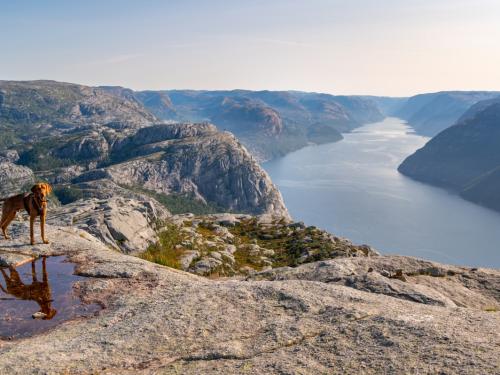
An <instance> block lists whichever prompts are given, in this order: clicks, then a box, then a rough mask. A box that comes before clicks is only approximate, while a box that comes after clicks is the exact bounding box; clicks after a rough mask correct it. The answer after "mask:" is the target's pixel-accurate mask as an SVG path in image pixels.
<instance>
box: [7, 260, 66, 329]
mask: <svg viewBox="0 0 500 375" xmlns="http://www.w3.org/2000/svg"><path fill="white" fill-rule="evenodd" d="M45 261H46V258H45V257H43V258H42V281H41V282H40V281H38V279H37V276H36V268H35V261H33V262H31V276H32V279H33V280H32V283H31V284H29V285H27V284H25V283H23V281H22V280H21V277H20V276H19V273H18V272H17V270H16V269H15V268H14V267H12V266H11V267H9V272H10V276H8V275H7V272H6V271H5V270H4V269H3V268H0V272H2V275H3V278H4V279H5V284H6V287H7V289H4V288H3V286H2V284H1V283H0V289H2V290H3V292H4V293H7V294H10V295H12V296H14V297H16V298H19V299H22V300H30V301H35V302H36V303H38V304H39V305H40V311H39V313H41V314H40V317H41V318H42V319H44V320H49V319H52V318H53V317H54V316H55V315H56V313H57V311H56V310H55V309H53V308H52V307H51V303H52V293H51V291H50V285H49V277H48V275H47V265H46V264H45Z"/></svg>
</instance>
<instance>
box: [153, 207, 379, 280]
mask: <svg viewBox="0 0 500 375" xmlns="http://www.w3.org/2000/svg"><path fill="white" fill-rule="evenodd" d="M168 223H171V224H169V225H168V234H167V233H166V234H165V235H168V236H169V238H170V239H173V238H175V241H169V242H168V244H167V246H164V245H163V248H162V244H161V243H160V244H158V245H157V246H155V247H153V248H152V249H149V250H148V252H146V253H145V254H144V256H145V259H149V260H152V261H155V259H159V258H161V255H162V254H165V253H166V252H169V253H171V254H175V256H176V257H177V260H178V262H177V267H178V268H180V269H183V270H185V271H189V272H192V273H195V274H198V275H203V276H235V275H247V274H253V273H255V272H257V271H261V270H265V269H272V268H276V267H280V266H283V265H294V266H296V265H299V264H303V263H309V262H313V261H316V260H321V259H331V258H338V257H342V258H344V257H366V256H377V255H378V253H377V251H375V250H374V249H372V248H371V247H369V246H367V245H362V246H356V245H354V244H352V243H351V242H350V241H348V240H346V239H344V238H339V237H336V236H333V235H331V234H329V233H327V232H325V231H323V230H320V229H318V228H316V227H306V226H305V225H304V224H303V223H294V222H291V221H287V220H283V219H276V218H273V217H272V216H266V215H263V216H256V217H255V216H250V215H234V214H228V213H225V214H212V215H203V216H195V215H193V214H185V215H175V216H173V217H171V218H169V219H168ZM160 236H161V234H160Z"/></svg>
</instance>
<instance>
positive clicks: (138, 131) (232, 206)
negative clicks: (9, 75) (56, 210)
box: [0, 81, 288, 217]
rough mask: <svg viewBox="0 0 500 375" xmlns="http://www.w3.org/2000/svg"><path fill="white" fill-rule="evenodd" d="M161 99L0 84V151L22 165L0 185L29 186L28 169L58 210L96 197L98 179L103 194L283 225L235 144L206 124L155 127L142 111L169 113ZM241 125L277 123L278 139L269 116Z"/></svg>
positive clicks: (279, 205) (263, 182)
mask: <svg viewBox="0 0 500 375" xmlns="http://www.w3.org/2000/svg"><path fill="white" fill-rule="evenodd" d="M158 95H159V97H158ZM158 95H157V94H155V93H152V92H142V93H136V92H134V91H132V90H128V89H123V88H119V87H106V88H94V87H87V86H81V85H74V84H69V83H60V82H53V81H28V82H13V81H2V82H0V96H1V100H0V130H1V131H4V132H5V134H6V135H8V136H11V137H12V139H11V140H12V142H10V141H9V140H5V139H2V142H4V143H5V144H2V142H0V151H1V150H2V149H5V148H7V147H9V148H10V149H11V151H13V152H18V153H19V157H18V158H17V159H18V160H16V162H17V163H18V164H21V165H24V166H19V165H14V164H12V162H10V164H5V165H3V167H2V171H3V172H2V173H3V174H2V175H1V176H0V182H5V183H4V186H7V185H9V184H10V185H12V188H13V189H14V190H17V191H20V190H22V189H23V185H24V184H25V183H27V182H31V181H33V174H31V175H30V176H28V174H29V173H31V172H28V171H29V169H27V168H26V167H28V168H30V169H32V170H34V171H35V173H36V174H37V176H39V177H40V178H46V179H48V180H49V181H50V182H51V183H53V184H55V185H56V186H55V187H56V192H57V193H60V196H61V199H62V200H63V201H65V202H70V201H73V200H75V199H77V198H78V197H83V196H85V197H87V198H88V197H99V196H102V195H103V192H100V191H99V189H95V184H92V183H93V182H95V181H97V180H99V181H101V183H102V185H103V186H106V189H105V190H106V191H108V192H109V190H116V191H118V190H119V189H122V188H120V187H119V186H118V185H120V186H126V187H128V188H129V189H130V190H131V191H132V192H133V191H136V190H146V191H147V192H148V193H150V194H151V195H155V196H156V195H158V194H159V195H160V196H162V197H163V198H165V197H167V196H172V195H175V196H176V197H178V201H179V200H180V201H182V202H185V201H186V200H190V202H196V201H197V202H201V204H202V205H205V206H206V207H207V209H208V207H209V206H210V207H212V208H213V209H215V207H216V208H217V209H218V210H221V211H235V212H242V213H251V214H264V213H270V214H275V215H278V216H280V215H282V216H284V217H288V213H287V210H286V208H285V206H284V203H283V200H282V198H281V195H280V193H279V192H278V190H277V189H276V187H275V186H274V185H273V184H272V182H271V180H270V179H269V177H268V176H267V174H266V173H265V172H264V171H263V170H262V169H261V168H260V166H259V165H258V164H257V162H256V161H255V160H254V158H253V157H252V156H251V155H250V154H249V153H248V152H247V150H246V149H245V148H244V147H243V146H242V145H241V144H240V142H239V141H237V140H236V139H235V137H234V136H232V135H231V134H229V133H223V132H219V131H218V130H217V128H216V127H215V126H213V125H210V124H207V123H199V124H189V123H181V124H162V123H159V122H158V120H156V117H155V116H154V115H153V114H151V113H150V112H149V111H148V110H147V109H146V107H145V105H143V104H142V102H141V101H144V102H145V103H148V106H150V107H151V106H152V105H154V104H158V103H161V104H162V105H165V106H168V105H169V101H168V97H163V96H162V95H161V94H158ZM229 107H231V105H229ZM228 111H229V112H228V113H231V111H232V110H228ZM226 115H227V116H228V117H227V121H230V120H231V118H232V116H231V115H229V114H226ZM248 116H249V119H251V118H253V116H257V117H259V116H260V117H259V118H261V119H262V120H263V121H264V120H265V121H268V122H269V123H273V122H276V121H278V122H276V126H277V128H276V131H278V132H279V131H280V129H279V126H280V123H279V119H278V118H277V117H276V116H274V112H272V111H271V112H270V113H267V112H262V113H261V112H259V111H256V112H255V113H254V112H251V113H249V114H248ZM21 174H22V175H23V176H21ZM9 175H12V178H11V176H9ZM21 177H23V178H22V179H21ZM14 180H16V181H17V180H19V181H17V182H15V181H14ZM21 180H22V181H21ZM6 181H9V182H6ZM18 182H19V183H18ZM21 182H22V183H21ZM109 182H115V184H110V183H109ZM84 183H85V185H82V184H84ZM71 184H73V188H72V185H71ZM10 185H9V186H10ZM77 185H78V186H77ZM108 195H109V194H108ZM165 199H167V198H165ZM190 202H188V204H189V205H196V203H192V204H191V203H190Z"/></svg>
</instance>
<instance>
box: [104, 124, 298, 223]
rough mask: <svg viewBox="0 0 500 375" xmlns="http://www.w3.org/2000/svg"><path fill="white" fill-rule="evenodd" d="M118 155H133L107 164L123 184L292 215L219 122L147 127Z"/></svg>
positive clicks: (124, 144)
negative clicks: (214, 123) (216, 123)
mask: <svg viewBox="0 0 500 375" xmlns="http://www.w3.org/2000/svg"><path fill="white" fill-rule="evenodd" d="M152 129H154V131H153V132H152V133H151V134H149V131H150V130H152ZM151 135H154V138H151ZM172 135H175V136H174V137H172ZM147 142H151V143H147ZM115 155H116V157H118V158H119V159H122V158H123V157H124V156H125V155H128V158H127V159H125V160H123V161H121V162H119V163H117V164H114V165H112V166H110V167H107V168H106V171H107V172H108V173H109V176H110V177H111V179H112V180H114V181H115V182H117V183H123V184H125V185H131V186H134V185H135V186H141V187H142V188H145V189H149V190H153V191H156V192H163V193H166V194H170V193H181V194H188V195H192V196H194V197H196V198H198V199H200V200H203V201H205V202H209V203H212V204H214V205H215V206H218V207H222V208H223V209H225V210H230V211H234V212H247V213H252V214H262V213H269V214H274V215H277V216H285V217H287V216H288V213H287V210H286V208H285V205H284V203H283V199H282V198H281V194H280V193H279V191H278V190H277V188H276V187H275V186H274V185H273V183H272V182H271V180H270V178H269V176H268V175H267V173H266V172H265V171H264V170H263V169H262V168H261V167H260V166H259V165H258V163H257V162H256V161H255V159H254V158H253V157H252V156H251V155H250V154H249V153H248V152H247V151H246V149H245V148H244V147H243V146H241V144H240V143H239V142H238V141H237V140H236V138H235V137H234V136H233V135H232V134H230V133H220V132H218V131H216V129H215V127H213V126H210V125H196V124H185V125H161V126H155V127H153V128H151V129H150V128H147V129H144V130H141V131H139V132H137V133H136V134H135V135H132V136H130V137H129V138H128V139H127V140H124V141H123V142H122V143H120V144H119V145H118V146H117V151H116V154H115V153H113V152H112V153H111V158H115ZM132 156H134V157H133V158H131V157H132Z"/></svg>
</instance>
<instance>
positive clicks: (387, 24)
mask: <svg viewBox="0 0 500 375" xmlns="http://www.w3.org/2000/svg"><path fill="white" fill-rule="evenodd" d="M0 79H5V80H30V79H53V80H57V81H66V82H75V83H81V84H87V85H120V86H125V87H130V88H133V89H136V90H143V89H155V90H157V89H207V90H214V89H236V88H241V89H251V90H260V89H268V90H302V91H316V92H327V93H333V94H371V95H388V96H409V95H414V94H417V93H423V92H434V91H441V90H500V1H499V0H224V1H221V0H182V1H181V0H179V1H177V0H142V1H140V0H135V1H133V0H85V1H83V0H81V1H77V0H71V1H68V0H64V1H63V0H31V1H29V0H16V1H11V0H0Z"/></svg>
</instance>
